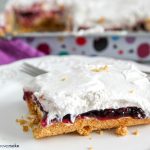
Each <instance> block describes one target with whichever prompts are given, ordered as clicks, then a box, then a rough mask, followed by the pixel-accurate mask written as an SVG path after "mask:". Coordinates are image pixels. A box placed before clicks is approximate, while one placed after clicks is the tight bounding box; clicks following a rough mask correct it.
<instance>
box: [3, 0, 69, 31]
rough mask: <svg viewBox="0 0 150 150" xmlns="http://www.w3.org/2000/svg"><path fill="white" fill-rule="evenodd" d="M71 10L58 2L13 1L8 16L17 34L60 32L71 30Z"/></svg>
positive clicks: (43, 0) (45, 0) (9, 5)
mask: <svg viewBox="0 0 150 150" xmlns="http://www.w3.org/2000/svg"><path fill="white" fill-rule="evenodd" d="M69 9H70V8H68V6H67V5H64V4H62V3H58V2H57V1H56V0H30V1H27V0H11V1H9V3H8V4H7V8H6V10H7V11H6V14H7V16H8V19H9V18H13V20H12V19H11V21H10V23H11V24H12V28H13V29H12V30H15V31H16V32H45V31H46V32H48V31H50V32H56V31H57V32H58V31H66V30H70V29H71V18H70V17H69V16H70V15H71V13H70V12H69Z"/></svg>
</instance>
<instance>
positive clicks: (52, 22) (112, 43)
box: [0, 0, 150, 65]
mask: <svg viewBox="0 0 150 150" xmlns="http://www.w3.org/2000/svg"><path fill="white" fill-rule="evenodd" d="M10 1H11V0H10ZM12 1H15V0H12ZM21 1H24V2H25V0H18V1H17V3H16V4H17V5H16V4H15V7H14V6H13V7H12V9H10V10H6V9H4V8H5V4H6V3H7V2H8V0H0V12H1V15H0V58H1V59H0V65H3V64H9V63H12V62H14V61H17V60H20V59H24V58H32V57H41V56H45V55H60V56H62V55H72V54H73V55H88V56H105V57H113V58H117V59H128V60H134V61H138V62H142V63H149V62H150V34H149V32H148V31H149V28H150V17H149V18H148V19H149V20H148V19H147V18H146V20H145V18H144V20H142V19H141V18H140V19H139V20H138V16H137V18H134V17H135V16H136V15H135V16H133V20H136V19H137V20H138V21H137V22H136V24H135V25H133V26H128V25H127V26H117V25H116V24H113V26H112V27H111V28H109V29H108V28H106V29H105V28H104V27H103V24H105V23H106V25H107V18H106V19H105V18H104V17H103V16H99V20H98V21H97V23H98V25H100V26H97V24H96V25H93V22H92V21H91V20H90V21H91V22H92V23H91V24H92V25H91V24H88V23H87V24H85V25H81V26H79V28H77V30H76V32H75V33H76V34H73V32H72V28H73V27H72V22H71V21H72V20H70V18H69V17H70V16H68V15H66V14H71V13H70V12H69V11H68V8H67V7H66V8H65V7H64V6H63V7H62V6H61V5H58V4H56V3H49V4H50V6H53V7H52V8H53V9H51V10H48V9H49V8H48V7H46V11H45V10H44V11H43V8H44V9H45V5H44V7H43V4H42V3H38V4H36V5H35V4H34V5H33V4H32V3H31V7H29V6H28V7H29V8H28V9H22V7H23V6H24V4H23V3H22V4H21V3H20V2H21ZM37 1H38V0H37ZM100 1H101V0H99V2H100ZM107 1H108V0H107ZM138 1H140V0H138ZM88 2H89V1H88ZM91 2H92V1H91ZM109 2H110V1H109ZM114 2H116V0H115V1H114ZM118 2H119V1H118ZM120 2H121V0H120ZM134 2H135V1H134ZM146 2H147V6H148V4H149V1H148V0H146V1H145V5H143V4H142V3H141V4H142V7H145V6H146ZM28 3H29V1H28ZM28 3H27V1H26V3H25V4H27V5H29V4H28ZM99 4H100V3H99ZM118 5H119V4H118ZM110 6H111V5H110ZM127 6H128V5H127ZM50 8H51V7H50ZM82 8H83V7H82ZM82 8H80V9H82ZM103 9H105V8H103ZM110 9H112V8H111V7H110ZM130 9H131V8H130ZM4 10H5V11H4ZM98 10H99V9H98V7H96V6H95V11H97V12H98ZM133 10H134V7H133ZM84 11H85V12H86V10H84ZM90 11H91V13H90V12H89V15H91V14H92V13H93V12H92V11H93V10H90ZM114 11H115V10H114ZM41 12H42V15H39V14H40V13H41ZM66 12H67V13H66ZM68 12H69V13H68ZM76 12H77V11H76ZM79 12H81V13H82V12H83V11H79ZM123 12H124V11H123ZM145 12H146V9H145V11H144V13H145ZM12 14H13V15H12ZM94 14H95V15H93V17H95V16H96V14H97V13H96V12H95V13H94ZM133 14H134V13H133ZM38 15H39V16H41V17H39V16H38ZM77 15H80V13H79V14H77ZM144 15H145V14H144ZM12 16H15V17H12ZM37 16H38V17H37ZM45 16H46V17H45ZM145 16H146V15H145ZM125 17H126V15H125ZM140 17H142V15H140ZM36 18H38V21H37V19H36ZM39 18H40V19H39ZM95 18H96V17H95ZM95 18H94V19H95ZM111 19H113V18H111ZM126 19H127V20H128V18H126ZM129 19H130V21H131V22H133V20H132V18H129ZM39 20H40V21H39ZM80 20H82V19H80ZM80 20H79V22H80ZM88 21H89V20H88ZM88 21H87V22H88ZM36 22H38V23H39V24H38V25H37V24H36ZM70 22H71V23H70ZM85 22H86V21H85ZM124 22H127V23H128V21H124ZM114 23H115V21H114ZM68 24H69V25H68ZM93 26H94V28H93ZM102 28H103V29H102ZM93 29H94V30H93ZM102 30H104V31H102ZM73 31H74V29H73ZM93 31H94V32H93ZM85 33H86V34H85Z"/></svg>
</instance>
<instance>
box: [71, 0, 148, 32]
mask: <svg viewBox="0 0 150 150" xmlns="http://www.w3.org/2000/svg"><path fill="white" fill-rule="evenodd" d="M76 3H77V8H76V9H77V11H76V12H75V17H74V19H75V24H76V25H77V26H78V29H79V30H80V29H83V30H87V29H91V28H93V29H94V28H95V29H97V30H100V31H122V30H126V31H150V13H149V9H150V1H149V0H144V1H141V0H127V1H126V2H124V0H113V1H110V0H88V3H87V1H86V0H82V1H80V0H76ZM83 6H85V7H83ZM87 14H88V15H87Z"/></svg>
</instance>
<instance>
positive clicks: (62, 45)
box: [25, 36, 150, 61]
mask: <svg viewBox="0 0 150 150" xmlns="http://www.w3.org/2000/svg"><path fill="white" fill-rule="evenodd" d="M25 40H26V41H27V42H28V43H29V44H32V46H34V47H36V48H37V50H39V51H41V52H43V53H44V54H45V55H49V54H55V55H69V54H82V55H89V56H97V55H102V56H110V57H111V56H113V57H116V58H120V59H124V58H125V59H133V60H141V61H144V60H145V61H150V40H149V38H148V37H140V36H139V37H134V36H125V37H123V36H108V37H102V36H99V37H94V36H89V37H88V36H86V37H83V36H78V37H62V36H61V37H44V38H35V37H34V38H31V37H30V38H26V39H25ZM43 41H44V42H43Z"/></svg>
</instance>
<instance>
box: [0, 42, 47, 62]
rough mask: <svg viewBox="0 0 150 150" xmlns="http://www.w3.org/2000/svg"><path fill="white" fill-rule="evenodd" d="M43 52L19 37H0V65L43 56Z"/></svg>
mask: <svg viewBox="0 0 150 150" xmlns="http://www.w3.org/2000/svg"><path fill="white" fill-rule="evenodd" d="M44 55H45V54H44V53H42V52H40V51H38V50H37V49H35V48H33V47H31V46H30V45H28V44H27V43H26V42H25V41H23V40H20V39H13V40H6V39H0V65H2V64H8V63H11V62H13V61H16V60H20V59H24V58H32V57H39V56H44Z"/></svg>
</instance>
